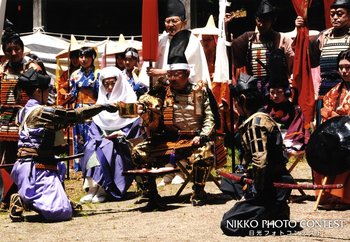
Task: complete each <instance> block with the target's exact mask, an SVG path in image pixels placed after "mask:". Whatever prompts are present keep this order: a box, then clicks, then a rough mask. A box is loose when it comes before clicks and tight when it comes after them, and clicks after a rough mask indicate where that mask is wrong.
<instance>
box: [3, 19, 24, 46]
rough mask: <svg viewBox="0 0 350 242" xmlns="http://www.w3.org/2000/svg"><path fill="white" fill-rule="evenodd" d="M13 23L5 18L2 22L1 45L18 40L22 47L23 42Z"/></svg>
mask: <svg viewBox="0 0 350 242" xmlns="http://www.w3.org/2000/svg"><path fill="white" fill-rule="evenodd" d="M14 27H15V26H14V24H13V23H12V22H11V21H10V20H8V19H6V20H5V22H4V33H3V35H2V38H1V42H2V45H3V46H4V45H5V44H7V43H11V42H12V41H19V42H20V44H21V45H22V47H23V42H22V40H21V38H20V37H19V34H18V33H17V32H16V31H15V30H14Z"/></svg>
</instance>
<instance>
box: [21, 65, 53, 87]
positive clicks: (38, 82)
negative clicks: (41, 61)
mask: <svg viewBox="0 0 350 242" xmlns="http://www.w3.org/2000/svg"><path fill="white" fill-rule="evenodd" d="M50 81H51V78H50V76H48V75H43V74H41V73H39V72H38V71H36V70H34V69H33V68H29V69H28V70H27V71H25V72H24V73H23V74H21V75H20V77H19V80H18V83H17V87H18V88H20V89H23V90H31V89H33V88H40V89H43V90H44V89H46V88H49V86H50Z"/></svg>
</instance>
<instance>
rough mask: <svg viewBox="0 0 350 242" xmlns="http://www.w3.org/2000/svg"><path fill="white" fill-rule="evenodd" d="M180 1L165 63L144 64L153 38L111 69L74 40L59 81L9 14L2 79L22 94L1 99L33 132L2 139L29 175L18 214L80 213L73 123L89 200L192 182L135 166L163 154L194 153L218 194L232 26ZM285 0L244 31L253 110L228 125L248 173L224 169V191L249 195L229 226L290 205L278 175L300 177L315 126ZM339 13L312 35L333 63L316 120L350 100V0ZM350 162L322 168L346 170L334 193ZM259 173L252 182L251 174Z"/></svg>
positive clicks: (328, 200)
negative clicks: (296, 73)
mask: <svg viewBox="0 0 350 242" xmlns="http://www.w3.org/2000/svg"><path fill="white" fill-rule="evenodd" d="M167 10H168V11H167V14H166V16H165V19H164V27H165V31H166V34H163V35H161V37H160V39H159V46H158V53H159V59H158V60H157V61H156V62H155V63H152V65H151V66H149V63H146V62H144V63H142V65H141V64H140V63H139V61H140V53H139V51H138V50H137V49H135V48H133V47H132V46H127V47H126V48H125V49H124V50H123V51H118V53H114V54H115V58H116V63H115V65H114V66H107V67H103V68H101V69H99V66H98V65H97V64H98V63H96V60H97V59H98V58H97V57H98V56H97V52H96V49H95V48H94V47H91V46H84V45H74V48H73V44H72V43H71V47H70V49H69V50H67V51H66V53H65V54H66V56H67V57H68V59H69V64H70V66H69V68H68V70H67V71H66V72H64V73H63V74H62V75H61V76H60V77H58V78H57V83H56V84H55V83H53V81H52V78H51V77H50V76H49V75H47V73H46V71H45V66H44V65H43V63H42V61H41V60H40V58H38V57H33V56H31V58H28V57H26V56H25V54H24V45H23V42H22V41H21V39H20V37H19V35H18V34H17V33H16V32H15V31H14V26H13V25H12V24H11V22H9V21H7V22H6V23H5V27H4V34H3V37H2V50H3V52H4V54H5V57H6V59H7V61H6V62H5V63H4V64H2V65H1V73H0V79H1V84H2V85H4V83H6V82H10V81H11V83H15V85H14V89H13V92H14V96H15V102H14V103H12V106H11V103H10V101H9V100H6V101H7V102H6V101H3V100H2V99H1V103H0V105H1V107H2V108H1V110H0V116H1V121H2V123H3V122H4V120H5V117H8V113H9V112H11V114H12V116H17V118H16V127H17V130H16V129H15V130H14V131H12V132H13V133H14V134H19V135H18V138H17V139H18V141H16V140H13V139H12V140H10V141H8V140H2V141H1V142H0V155H1V156H0V157H1V164H4V163H6V164H9V165H13V168H12V172H11V179H12V181H13V182H14V183H15V185H16V186H15V187H13V188H12V190H11V191H10V192H8V194H4V196H1V201H2V206H3V207H4V208H7V209H9V213H10V218H11V219H12V221H23V212H24V211H25V210H33V211H36V212H37V213H38V214H39V215H40V216H42V217H43V219H44V220H47V221H65V220H69V219H71V218H72V216H73V212H74V209H75V208H76V207H77V204H76V203H74V202H72V201H70V200H69V198H68V197H67V194H66V192H65V190H64V177H65V172H66V167H65V165H64V163H62V162H61V160H62V159H61V158H60V155H62V152H66V150H62V149H60V147H61V148H62V145H63V146H64V143H65V139H64V138H65V137H64V135H66V136H67V134H69V133H70V131H69V128H68V127H73V144H74V154H82V157H81V159H80V160H79V161H77V162H75V163H74V164H75V168H76V171H78V170H79V171H81V172H82V174H83V178H84V183H83V184H82V187H83V189H84V190H85V191H86V192H87V193H86V195H84V196H83V197H82V198H81V199H80V203H81V204H83V203H90V202H92V203H101V202H106V201H113V200H116V201H118V200H121V199H123V198H124V197H125V194H126V192H127V190H128V189H129V187H130V185H131V184H132V182H133V180H136V182H137V184H138V186H139V188H140V189H141V190H142V191H143V195H146V196H148V198H149V201H150V203H149V206H151V208H152V209H154V208H160V207H162V206H164V204H163V203H162V201H161V198H160V197H159V195H158V193H157V186H158V187H159V186H165V185H167V184H170V183H173V184H182V183H184V182H185V179H186V175H185V174H184V173H183V171H181V170H180V171H179V170H176V171H177V172H176V173H171V174H167V175H165V176H164V177H163V178H162V180H161V181H160V183H159V184H158V185H157V184H155V181H154V179H153V178H151V177H147V176H142V177H134V176H126V175H125V174H123V172H125V171H128V170H132V169H141V168H153V167H155V168H159V167H163V166H168V167H175V168H176V167H180V168H186V167H188V166H191V167H192V173H191V181H192V183H193V186H192V190H193V193H192V195H191V199H190V202H191V204H192V205H193V206H203V205H205V204H206V200H207V193H206V192H205V190H204V189H205V184H206V181H207V180H208V177H209V175H210V173H211V172H212V170H213V168H215V166H216V158H217V157H216V153H215V150H216V149H215V148H216V145H217V143H216V142H215V140H216V138H217V137H216V136H217V133H218V132H217V131H218V130H220V126H222V124H223V122H222V119H223V117H222V116H221V117H220V115H219V108H220V107H219V105H218V103H219V104H220V103H221V100H220V97H217V96H214V95H213V92H212V90H211V88H212V82H213V77H214V72H215V68H214V63H215V45H216V43H217V38H218V36H217V33H213V34H211V33H204V34H203V35H199V36H198V35H197V36H195V35H194V34H193V33H192V32H191V31H190V30H188V29H187V26H186V25H187V19H186V14H185V12H186V11H185V7H184V5H183V3H182V2H181V1H180V0H176V1H175V0H174V1H168V5H167ZM276 11H277V10H276V8H275V7H274V6H273V4H272V3H270V2H269V1H268V0H262V1H261V4H260V5H259V7H258V8H257V10H256V13H255V17H256V18H255V20H256V29H255V31H248V32H246V33H244V34H242V35H241V36H239V37H237V38H235V39H233V40H232V41H231V43H230V47H232V49H231V51H232V57H233V66H234V69H235V70H236V71H235V72H234V73H237V77H236V82H235V84H234V85H233V88H232V90H231V91H232V96H233V105H232V107H231V108H232V110H233V109H234V112H235V113H236V114H237V116H239V118H238V119H237V120H231V122H233V123H235V124H237V125H236V126H235V130H232V131H231V132H228V133H225V134H224V135H226V136H228V137H226V140H227V139H232V142H234V141H233V139H234V136H236V137H239V142H238V143H237V145H236V146H235V147H236V148H237V152H238V154H239V157H240V159H241V160H240V161H239V164H236V165H237V166H236V167H235V164H232V166H233V167H234V168H235V169H236V170H235V171H234V174H233V175H234V176H237V177H238V181H232V180H229V179H227V178H223V179H222V181H221V189H222V192H224V193H227V194H230V195H232V197H233V198H234V199H237V200H240V201H238V202H237V203H236V204H235V206H234V207H233V208H232V209H230V210H229V211H228V212H227V213H225V214H224V216H223V219H222V222H221V229H222V231H223V232H224V234H226V235H231V236H237V235H239V236H242V235H243V236H245V235H248V231H247V229H245V228H238V227H237V228H233V227H232V226H231V227H229V226H227V224H232V221H240V220H248V221H250V220H256V221H258V225H259V226H260V225H261V224H260V223H261V221H262V220H269V221H274V220H288V219H289V217H290V211H289V206H288V199H289V196H290V193H291V189H288V188H283V189H281V188H275V187H274V185H273V184H274V183H275V182H282V183H295V182H294V180H293V177H292V176H291V175H290V174H289V172H288V170H287V169H286V164H287V162H288V157H287V155H286V154H287V153H288V151H290V150H298V151H301V150H305V148H306V147H307V145H308V140H309V138H310V135H312V131H313V130H309V129H308V127H310V126H309V124H306V123H304V118H303V113H302V110H301V108H300V106H299V105H298V90H297V89H296V88H295V87H292V85H291V83H292V79H293V75H292V70H293V63H294V50H295V44H294V42H293V39H291V38H290V37H288V36H287V35H286V34H283V33H279V32H277V31H275V30H274V29H273V28H272V26H273V24H274V23H275V22H276V20H277V19H276V16H277V14H276ZM330 18H331V23H332V27H331V28H329V29H326V30H324V31H322V32H321V33H320V34H319V36H318V37H317V38H310V47H309V48H310V52H309V53H310V59H311V64H312V67H319V68H320V73H321V76H320V80H321V83H320V84H319V89H318V90H317V92H316V93H317V95H316V97H315V99H317V107H316V108H315V121H314V123H315V126H316V129H317V126H318V125H320V124H321V123H323V122H325V121H327V120H329V119H332V118H333V117H336V116H340V115H349V114H350V111H349V109H350V103H349V97H348V96H349V90H350V84H349V82H350V50H348V49H349V48H348V47H349V42H348V38H349V33H350V31H349V29H350V0H335V1H334V3H333V4H332V5H331V10H330ZM230 21H232V13H228V14H226V16H225V22H226V23H228V22H230ZM305 24H306V21H305V20H304V19H303V18H302V17H301V16H298V17H297V18H296V20H295V26H296V27H297V28H298V27H302V26H304V25H305ZM233 79H235V77H234V78H233ZM55 87H56V89H57V90H56V94H57V102H55V103H54V104H53V103H52V102H51V103H50V102H49V101H48V100H49V97H50V96H52V95H53V94H54V93H55ZM1 92H4V90H3V89H1ZM23 102H24V103H23ZM225 102H227V100H225ZM21 105H22V106H23V108H19V106H21ZM130 107H131V109H132V110H131V109H130V110H127V111H126V109H129V108H130ZM125 112H126V113H127V115H126V114H125ZM234 117H236V116H234ZM220 118H221V119H220ZM8 122H9V123H11V125H12V123H14V121H13V120H10V121H8ZM8 126H10V124H8ZM67 130H68V131H67ZM1 131H2V129H1ZM10 131H11V130H10ZM62 131H65V132H62ZM235 134H238V135H235ZM15 137H16V135H15ZM13 150H18V152H17V154H15V153H14V152H13ZM349 173H350V171H348V172H345V173H342V174H337V175H336V176H333V177H328V175H327V174H320V173H318V172H316V171H314V172H313V176H314V181H315V183H316V184H321V183H322V181H323V177H325V176H327V177H328V178H329V179H328V181H329V182H334V183H341V184H344V189H338V190H335V191H333V190H331V191H325V194H324V195H323V196H322V198H321V202H320V206H323V208H327V209H335V208H339V207H341V208H343V209H344V208H349V207H350V198H349V195H348V194H347V193H346V192H345V190H346V189H347V187H349V186H350V184H348V183H349V182H348V181H349V179H348V178H349ZM250 179H252V183H248V182H247V181H248V180H250ZM0 184H2V183H0ZM0 190H1V189H0ZM149 191H152V192H149ZM147 192H148V193H147ZM259 226H258V227H257V228H256V229H257V230H258V229H261V226H260V227H259ZM283 229H288V228H283Z"/></svg>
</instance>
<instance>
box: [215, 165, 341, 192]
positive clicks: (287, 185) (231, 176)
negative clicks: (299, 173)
mask: <svg viewBox="0 0 350 242" xmlns="http://www.w3.org/2000/svg"><path fill="white" fill-rule="evenodd" d="M216 173H217V174H218V175H219V176H222V177H225V178H227V179H230V180H232V181H241V180H243V182H244V183H245V184H249V185H251V184H253V180H252V179H249V178H243V179H241V177H239V176H236V175H234V174H232V173H228V172H226V171H224V170H222V169H218V170H216ZM273 186H274V187H276V188H288V189H305V190H320V189H340V188H343V186H344V185H343V184H327V185H314V184H312V183H304V184H290V183H278V182H274V183H273Z"/></svg>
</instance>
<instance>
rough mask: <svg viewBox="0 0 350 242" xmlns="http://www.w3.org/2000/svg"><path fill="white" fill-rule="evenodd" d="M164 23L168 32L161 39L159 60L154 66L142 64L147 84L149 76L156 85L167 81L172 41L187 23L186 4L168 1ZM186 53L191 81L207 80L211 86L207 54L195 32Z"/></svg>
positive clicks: (177, 0)
mask: <svg viewBox="0 0 350 242" xmlns="http://www.w3.org/2000/svg"><path fill="white" fill-rule="evenodd" d="M164 24H165V31H166V33H165V34H164V35H162V36H161V37H160V39H159V43H158V54H159V58H158V61H156V62H155V63H153V64H152V67H149V66H148V62H144V64H143V65H142V69H141V72H140V76H139V79H140V82H143V83H145V84H146V86H149V85H150V84H149V77H152V79H153V81H152V82H153V84H154V86H156V84H159V83H160V84H162V83H163V82H165V81H166V73H167V64H168V63H167V61H168V54H169V45H170V41H171V39H172V38H173V36H174V35H175V34H176V33H177V32H179V31H181V30H184V29H186V25H187V19H186V11H185V6H184V4H183V3H182V2H181V0H168V1H167V13H166V17H165V20H164ZM185 55H186V59H187V61H188V64H189V66H190V68H191V73H190V79H191V82H192V83H196V82H197V81H200V80H202V81H205V82H207V83H208V85H209V87H210V76H209V71H208V66H207V61H206V58H205V54H204V51H203V48H202V45H201V43H200V41H199V39H198V38H197V37H196V36H194V35H193V34H191V37H190V40H189V43H188V47H187V49H186V53H185Z"/></svg>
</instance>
